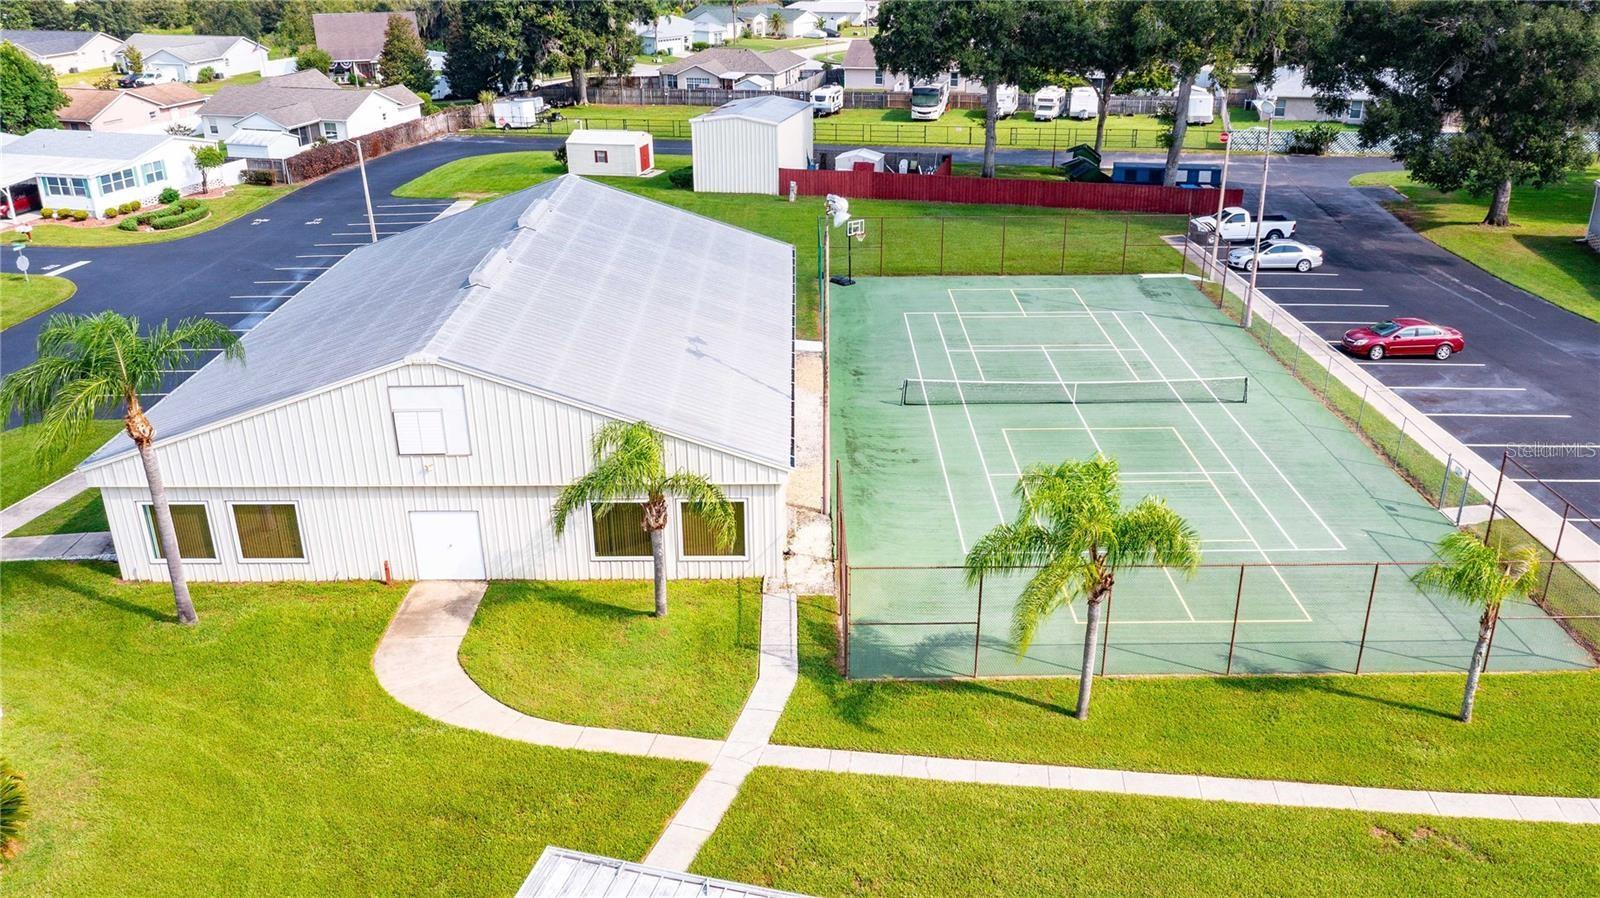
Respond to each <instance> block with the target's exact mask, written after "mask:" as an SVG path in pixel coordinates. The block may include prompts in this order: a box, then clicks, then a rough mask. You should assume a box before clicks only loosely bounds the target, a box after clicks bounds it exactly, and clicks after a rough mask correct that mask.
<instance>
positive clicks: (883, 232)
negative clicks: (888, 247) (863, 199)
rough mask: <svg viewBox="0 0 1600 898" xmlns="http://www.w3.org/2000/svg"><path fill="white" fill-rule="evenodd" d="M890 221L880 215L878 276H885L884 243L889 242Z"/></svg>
mask: <svg viewBox="0 0 1600 898" xmlns="http://www.w3.org/2000/svg"><path fill="white" fill-rule="evenodd" d="M888 222H889V219H888V218H885V217H884V216H881V215H880V216H878V277H883V245H884V244H885V243H888V242H889V231H888V227H889V225H888ZM941 264H943V263H941Z"/></svg>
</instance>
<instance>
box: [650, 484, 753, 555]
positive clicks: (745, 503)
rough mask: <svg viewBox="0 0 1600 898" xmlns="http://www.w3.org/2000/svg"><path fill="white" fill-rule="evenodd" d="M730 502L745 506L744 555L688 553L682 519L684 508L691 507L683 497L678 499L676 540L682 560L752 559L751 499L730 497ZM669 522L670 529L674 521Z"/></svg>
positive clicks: (730, 503)
mask: <svg viewBox="0 0 1600 898" xmlns="http://www.w3.org/2000/svg"><path fill="white" fill-rule="evenodd" d="M728 504H729V505H742V506H744V554H743V555H690V554H687V552H686V551H685V550H684V547H683V537H684V534H685V531H684V529H683V524H682V521H683V520H684V517H683V515H684V509H685V508H688V507H689V503H688V502H686V501H684V500H682V499H679V500H678V521H679V524H678V538H677V541H676V543H675V545H676V546H677V547H678V553H679V554H678V558H679V559H680V560H682V561H749V560H750V500H749V499H729V500H728ZM667 523H668V529H671V526H670V525H671V523H672V522H670V521H668V522H667Z"/></svg>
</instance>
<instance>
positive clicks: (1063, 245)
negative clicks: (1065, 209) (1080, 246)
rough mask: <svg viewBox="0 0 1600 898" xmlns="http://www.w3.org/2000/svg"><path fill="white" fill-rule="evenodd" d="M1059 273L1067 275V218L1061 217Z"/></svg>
mask: <svg viewBox="0 0 1600 898" xmlns="http://www.w3.org/2000/svg"><path fill="white" fill-rule="evenodd" d="M1061 273H1062V274H1066V273H1067V217H1066V216H1065V215H1063V216H1061Z"/></svg>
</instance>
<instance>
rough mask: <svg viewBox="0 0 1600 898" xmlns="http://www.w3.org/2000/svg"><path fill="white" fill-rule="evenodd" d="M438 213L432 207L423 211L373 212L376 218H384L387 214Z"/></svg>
mask: <svg viewBox="0 0 1600 898" xmlns="http://www.w3.org/2000/svg"><path fill="white" fill-rule="evenodd" d="M438 214H439V213H438V212H436V211H434V210H432V209H428V210H425V211H421V212H374V213H372V215H373V217H374V218H382V217H383V216H385V215H438Z"/></svg>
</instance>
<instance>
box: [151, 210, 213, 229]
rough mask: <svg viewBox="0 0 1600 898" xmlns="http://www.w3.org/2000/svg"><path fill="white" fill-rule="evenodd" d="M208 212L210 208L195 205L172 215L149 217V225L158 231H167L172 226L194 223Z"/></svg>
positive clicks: (177, 226) (178, 226) (179, 226)
mask: <svg viewBox="0 0 1600 898" xmlns="http://www.w3.org/2000/svg"><path fill="white" fill-rule="evenodd" d="M210 214H211V210H210V209H207V208H206V207H204V206H198V205H197V206H195V207H194V208H192V209H187V210H184V211H180V212H178V213H176V214H174V215H161V216H157V217H155V218H152V219H150V222H149V224H150V227H152V228H155V229H156V230H158V231H167V230H171V229H172V228H181V227H183V226H184V225H186V224H194V223H195V222H197V221H199V220H200V219H202V218H205V217H206V216H207V215H210Z"/></svg>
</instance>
